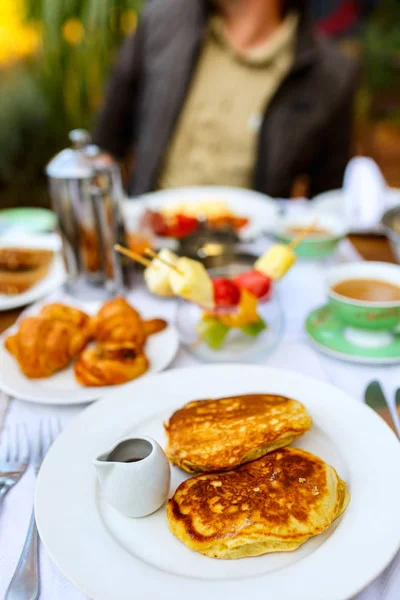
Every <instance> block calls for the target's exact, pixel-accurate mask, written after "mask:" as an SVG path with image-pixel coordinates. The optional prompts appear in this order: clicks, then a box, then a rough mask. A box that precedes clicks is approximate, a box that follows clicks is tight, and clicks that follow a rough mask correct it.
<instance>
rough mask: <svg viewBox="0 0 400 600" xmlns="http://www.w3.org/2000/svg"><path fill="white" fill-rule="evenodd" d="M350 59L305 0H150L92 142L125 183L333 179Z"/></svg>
mask: <svg viewBox="0 0 400 600" xmlns="http://www.w3.org/2000/svg"><path fill="white" fill-rule="evenodd" d="M356 85H357V67H356V66H355V64H353V62H352V61H351V60H350V59H349V58H348V57H345V56H343V55H342V54H340V53H339V51H338V50H337V49H336V48H335V47H334V46H333V45H332V43H330V42H329V41H326V40H322V39H318V38H317V37H316V36H315V34H314V32H313V25H312V21H311V18H310V15H309V10H308V2H307V0H213V1H212V2H207V1H206V0H151V2H149V3H148V4H147V5H146V6H145V8H144V10H143V13H142V15H141V20H140V23H139V26H138V29H137V31H136V33H135V35H134V36H132V37H131V38H129V39H128V40H127V42H126V43H125V45H124V47H123V48H122V51H121V54H120V56H119V59H118V61H117V63H116V66H115V68H114V71H113V73H112V76H111V80H110V83H109V86H108V90H107V93H106V97H105V102H104V106H103V108H102V110H101V112H100V114H99V116H98V119H97V124H96V128H95V133H94V141H95V142H96V143H97V144H99V145H100V146H101V147H102V148H103V149H105V150H107V151H108V152H110V153H111V154H112V155H114V156H115V157H116V158H118V159H119V160H121V161H123V160H125V159H126V157H127V155H128V154H129V153H130V152H131V153H132V157H133V160H132V168H131V172H130V177H129V185H128V188H129V192H130V194H132V195H139V194H142V193H145V192H148V191H151V190H155V189H163V188H169V187H181V186H187V185H228V186H237V187H245V188H250V189H254V190H257V191H260V192H263V193H265V194H269V195H271V196H273V197H289V196H291V195H292V192H293V188H294V185H295V183H296V181H298V180H299V178H300V180H303V181H304V180H306V181H307V191H308V195H310V196H313V195H315V194H318V193H320V192H323V191H326V190H329V189H333V188H337V187H340V186H341V185H342V179H343V174H344V169H345V167H346V164H347V162H348V160H349V158H350V147H351V138H352V108H353V107H352V105H353V96H354V92H355V89H356Z"/></svg>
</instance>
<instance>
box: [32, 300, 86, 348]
mask: <svg viewBox="0 0 400 600" xmlns="http://www.w3.org/2000/svg"><path fill="white" fill-rule="evenodd" d="M39 316H40V317H42V318H44V319H50V320H54V321H61V322H63V323H66V324H67V325H69V326H70V327H71V328H73V329H74V332H73V333H71V342H70V344H71V354H72V356H76V355H77V354H79V352H81V350H83V348H85V346H86V345H87V344H88V342H89V341H90V340H91V339H92V338H93V332H92V320H91V318H90V317H89V315H87V314H86V313H85V312H83V311H82V310H79V309H78V308H74V307H73V306H67V305H65V304H59V303H53V304H47V305H46V306H44V307H43V308H42V310H41V311H40V315H39Z"/></svg>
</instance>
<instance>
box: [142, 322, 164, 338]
mask: <svg viewBox="0 0 400 600" xmlns="http://www.w3.org/2000/svg"><path fill="white" fill-rule="evenodd" d="M167 325H168V323H167V321H164V319H148V320H146V321H142V326H143V330H144V334H145V336H146V338H148V337H149V336H150V335H154V334H155V333H159V332H160V331H163V330H164V329H165V328H166V327H167Z"/></svg>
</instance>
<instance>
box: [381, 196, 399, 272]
mask: <svg viewBox="0 0 400 600" xmlns="http://www.w3.org/2000/svg"><path fill="white" fill-rule="evenodd" d="M382 225H383V228H384V230H385V233H386V235H387V237H388V238H389V241H390V245H391V246H392V250H393V254H394V255H395V257H396V258H397V261H398V262H399V263H400V205H399V206H395V207H394V208H391V209H390V210H388V211H387V212H385V214H384V215H383V217H382Z"/></svg>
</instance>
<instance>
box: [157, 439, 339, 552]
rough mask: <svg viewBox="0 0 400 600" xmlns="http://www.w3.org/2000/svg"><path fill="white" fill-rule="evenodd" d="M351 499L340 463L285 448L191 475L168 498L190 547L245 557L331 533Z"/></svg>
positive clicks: (176, 529)
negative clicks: (336, 465) (227, 467)
mask: <svg viewBox="0 0 400 600" xmlns="http://www.w3.org/2000/svg"><path fill="white" fill-rule="evenodd" d="M349 498H350V497H349V494H348V492H347V489H346V483H345V482H344V481H342V480H341V479H340V478H339V476H338V474H337V473H336V471H335V469H334V468H333V467H331V466H329V465H327V464H326V463H325V462H324V461H323V460H321V459H320V458H318V457H317V456H314V455H313V454H310V453H309V452H306V451H305V450H300V449H297V448H282V449H280V450H275V452H271V453H269V454H267V455H266V456H264V457H263V458H260V459H258V460H255V461H253V462H250V463H247V464H245V465H242V466H240V467H238V468H237V469H234V470H232V471H228V472H224V473H210V474H201V475H197V476H196V477H192V478H191V479H188V480H186V481H184V482H183V483H182V484H181V485H180V486H179V487H178V489H177V490H176V492H175V494H174V496H173V498H171V499H170V500H169V502H168V505H167V519H168V525H169V528H170V530H171V531H172V533H173V534H174V535H175V536H176V537H177V538H178V539H179V540H180V541H181V542H183V543H184V544H186V546H187V547H188V548H190V549H191V550H195V551H196V552H200V553H201V554H205V555H206V556H210V557H211V558H225V559H226V558H243V557H246V556H259V555H260V554H267V553H270V552H288V551H292V550H296V548H298V547H299V546H301V545H302V544H304V542H306V541H307V540H308V539H309V538H310V537H313V536H315V535H318V534H320V533H322V532H323V531H325V529H327V527H329V526H330V525H331V523H332V522H333V521H334V520H335V519H336V518H337V517H338V516H339V515H341V514H342V513H343V511H344V510H345V509H346V507H347V505H348V503H349Z"/></svg>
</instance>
